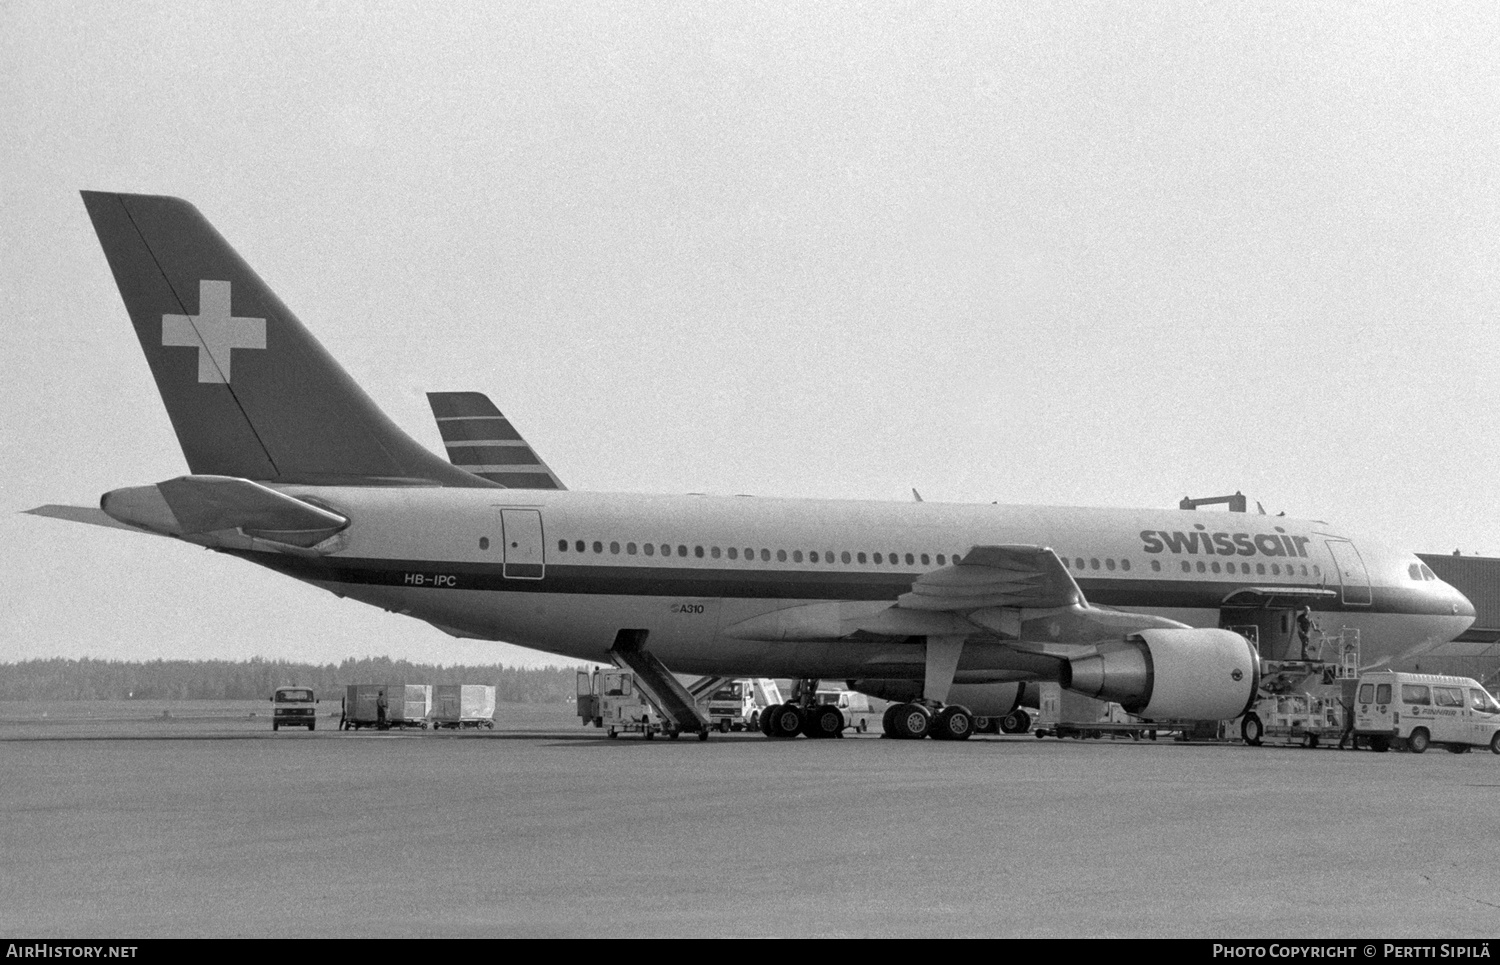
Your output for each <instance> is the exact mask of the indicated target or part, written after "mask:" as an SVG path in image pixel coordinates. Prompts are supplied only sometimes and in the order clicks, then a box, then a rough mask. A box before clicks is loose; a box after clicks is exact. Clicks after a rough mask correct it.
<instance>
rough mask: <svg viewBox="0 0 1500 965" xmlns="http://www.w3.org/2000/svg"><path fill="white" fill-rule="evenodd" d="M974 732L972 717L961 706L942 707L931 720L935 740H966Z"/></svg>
mask: <svg viewBox="0 0 1500 965" xmlns="http://www.w3.org/2000/svg"><path fill="white" fill-rule="evenodd" d="M973 733H974V717H973V715H972V714H970V713H969V712H968V711H967V710H965V709H964V708H963V707H959V706H956V705H955V706H952V707H944V708H943V709H942V710H941V711H939V712H938V715H937V719H936V720H934V721H933V722H932V736H933V738H934V739H935V740H948V741H966V740H968V739H969V736H970V735H971V734H973Z"/></svg>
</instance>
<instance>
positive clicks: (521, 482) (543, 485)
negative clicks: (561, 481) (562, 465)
mask: <svg viewBox="0 0 1500 965" xmlns="http://www.w3.org/2000/svg"><path fill="white" fill-rule="evenodd" d="M476 475H478V476H482V477H483V478H485V479H488V480H489V481H490V482H497V483H499V484H500V485H502V486H505V487H507V488H510V489H561V488H562V487H560V486H559V485H558V484H557V482H556V481H555V480H553V478H552V477H551V476H549V475H547V474H546V473H540V472H519V471H512V470H506V471H502V472H481V473H476Z"/></svg>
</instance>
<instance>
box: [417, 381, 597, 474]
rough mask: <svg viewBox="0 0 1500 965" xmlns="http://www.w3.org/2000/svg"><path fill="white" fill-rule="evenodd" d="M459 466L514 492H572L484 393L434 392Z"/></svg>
mask: <svg viewBox="0 0 1500 965" xmlns="http://www.w3.org/2000/svg"><path fill="white" fill-rule="evenodd" d="M427 401H428V403H429V404H430V405H431V406H432V415H433V418H435V419H437V425H438V432H440V433H441V434H442V436H443V445H444V446H446V447H447V449H448V459H449V461H450V462H452V463H453V465H455V466H457V467H458V468H460V469H463V470H466V471H468V472H471V473H473V474H474V475H476V476H479V477H480V478H482V479H488V480H489V481H490V482H494V483H499V484H500V485H502V486H505V487H507V488H509V489H567V488H568V487H567V486H564V485H563V484H562V480H561V479H558V478H557V474H556V473H554V472H553V471H552V470H551V469H550V468H549V467H548V466H547V464H546V463H545V462H542V458H541V457H540V456H538V455H537V454H536V450H534V449H532V448H531V446H530V445H529V444H527V442H526V440H525V439H523V438H521V434H520V433H519V432H517V431H516V428H515V426H513V425H511V423H510V420H509V419H507V418H506V417H505V416H504V415H502V414H501V413H500V410H499V409H497V408H495V404H494V403H493V402H491V401H490V400H489V398H488V397H487V396H486V395H484V393H482V392H429V393H427Z"/></svg>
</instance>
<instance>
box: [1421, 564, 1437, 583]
mask: <svg viewBox="0 0 1500 965" xmlns="http://www.w3.org/2000/svg"><path fill="white" fill-rule="evenodd" d="M1422 576H1423V577H1425V578H1426V579H1429V580H1435V579H1437V574H1436V573H1434V572H1432V569H1431V568H1430V567H1428V565H1427V564H1426V563H1423V564H1422Z"/></svg>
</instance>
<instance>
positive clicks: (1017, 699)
mask: <svg viewBox="0 0 1500 965" xmlns="http://www.w3.org/2000/svg"><path fill="white" fill-rule="evenodd" d="M849 689H850V690H855V691H858V692H859V693H862V694H869V695H870V696H871V697H879V698H880V699H881V700H893V701H896V702H898V703H904V702H906V701H908V700H917V699H919V698H920V697H921V696H922V681H920V680H851V681H849ZM1025 695H1026V685H1025V684H1024V683H1011V684H954V685H953V686H952V687H949V688H948V703H949V704H960V705H962V706H964V707H967V708H969V711H970V712H971V713H973V714H974V715H975V716H976V717H1004V716H1005V715H1006V714H1008V713H1010V712H1011V711H1013V710H1015V709H1016V708H1017V707H1019V706H1021V698H1022V697H1024V696H1025Z"/></svg>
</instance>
